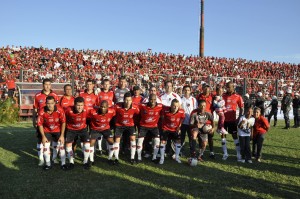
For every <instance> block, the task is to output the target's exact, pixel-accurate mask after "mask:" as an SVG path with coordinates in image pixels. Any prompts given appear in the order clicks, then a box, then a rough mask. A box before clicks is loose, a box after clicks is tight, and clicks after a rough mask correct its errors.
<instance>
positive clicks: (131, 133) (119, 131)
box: [115, 126, 136, 137]
mask: <svg viewBox="0 0 300 199" xmlns="http://www.w3.org/2000/svg"><path fill="white" fill-rule="evenodd" d="M124 132H128V133H129V136H136V131H135V127H134V126H116V128H115V137H122V135H123V133H124Z"/></svg>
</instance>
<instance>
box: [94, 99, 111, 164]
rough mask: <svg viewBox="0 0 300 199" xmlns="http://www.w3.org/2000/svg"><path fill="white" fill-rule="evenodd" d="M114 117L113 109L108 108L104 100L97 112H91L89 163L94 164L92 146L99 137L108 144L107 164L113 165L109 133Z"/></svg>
mask: <svg viewBox="0 0 300 199" xmlns="http://www.w3.org/2000/svg"><path fill="white" fill-rule="evenodd" d="M115 115H116V113H115V109H113V108H108V102H107V101H106V100H104V101H102V102H101V103H100V107H99V109H98V110H91V112H90V118H91V126H90V127H91V146H90V163H91V164H92V165H93V163H94V145H95V143H96V140H97V139H98V138H100V137H102V136H103V137H104V139H106V141H107V142H108V144H109V148H108V150H109V152H108V162H109V163H110V164H113V163H114V162H113V161H112V156H113V154H114V147H113V144H114V139H113V138H114V136H113V134H112V132H111V131H110V121H111V119H112V118H113V117H114V116H115Z"/></svg>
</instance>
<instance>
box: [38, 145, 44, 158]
mask: <svg viewBox="0 0 300 199" xmlns="http://www.w3.org/2000/svg"><path fill="white" fill-rule="evenodd" d="M36 148H37V151H38V157H39V160H40V161H44V145H43V143H41V144H37V145H36Z"/></svg>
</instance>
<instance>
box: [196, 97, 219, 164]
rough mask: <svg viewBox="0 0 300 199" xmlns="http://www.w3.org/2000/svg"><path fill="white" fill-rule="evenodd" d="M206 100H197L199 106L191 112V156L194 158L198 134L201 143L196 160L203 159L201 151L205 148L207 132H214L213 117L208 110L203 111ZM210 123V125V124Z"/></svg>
mask: <svg viewBox="0 0 300 199" xmlns="http://www.w3.org/2000/svg"><path fill="white" fill-rule="evenodd" d="M205 108H206V102H205V101H204V100H200V101H199V106H198V108H197V109H195V110H194V111H193V112H192V113H191V118H190V127H191V136H192V138H191V144H190V146H191V158H194V159H195V158H196V140H197V137H198V136H199V137H200V138H201V144H200V143H199V145H201V148H200V152H199V156H198V160H199V161H203V159H202V157H203V153H204V151H205V149H206V145H207V141H208V134H209V133H213V132H214V118H213V115H212V114H211V113H209V112H205ZM209 123H210V124H211V125H210V124H209Z"/></svg>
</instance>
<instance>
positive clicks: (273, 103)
mask: <svg viewBox="0 0 300 199" xmlns="http://www.w3.org/2000/svg"><path fill="white" fill-rule="evenodd" d="M268 107H271V112H270V114H269V116H268V121H269V124H270V121H271V118H272V116H273V115H274V125H273V126H276V124H277V112H278V100H277V97H276V96H275V95H274V96H273V97H272V101H271V103H270V105H269V106H268Z"/></svg>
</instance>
